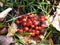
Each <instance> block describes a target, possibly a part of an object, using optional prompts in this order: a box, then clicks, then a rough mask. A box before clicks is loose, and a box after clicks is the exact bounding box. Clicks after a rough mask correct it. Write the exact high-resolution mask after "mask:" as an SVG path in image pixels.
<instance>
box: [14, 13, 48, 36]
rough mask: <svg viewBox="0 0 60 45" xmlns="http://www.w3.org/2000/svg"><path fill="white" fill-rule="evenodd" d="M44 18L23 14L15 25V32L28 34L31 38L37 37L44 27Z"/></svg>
mask: <svg viewBox="0 0 60 45" xmlns="http://www.w3.org/2000/svg"><path fill="white" fill-rule="evenodd" d="M46 20H47V18H46V17H45V16H36V15H34V14H25V15H24V16H20V17H19V18H18V19H17V20H16V21H15V23H16V24H17V25H18V28H17V32H19V33H20V32H30V33H31V36H35V35H39V34H40V31H41V30H42V29H44V27H45V21H46Z"/></svg>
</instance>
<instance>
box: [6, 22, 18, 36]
mask: <svg viewBox="0 0 60 45" xmlns="http://www.w3.org/2000/svg"><path fill="white" fill-rule="evenodd" d="M16 31H17V25H16V24H15V23H14V22H12V24H11V26H9V28H8V34H7V36H13V35H14V33H15V32H16Z"/></svg>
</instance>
